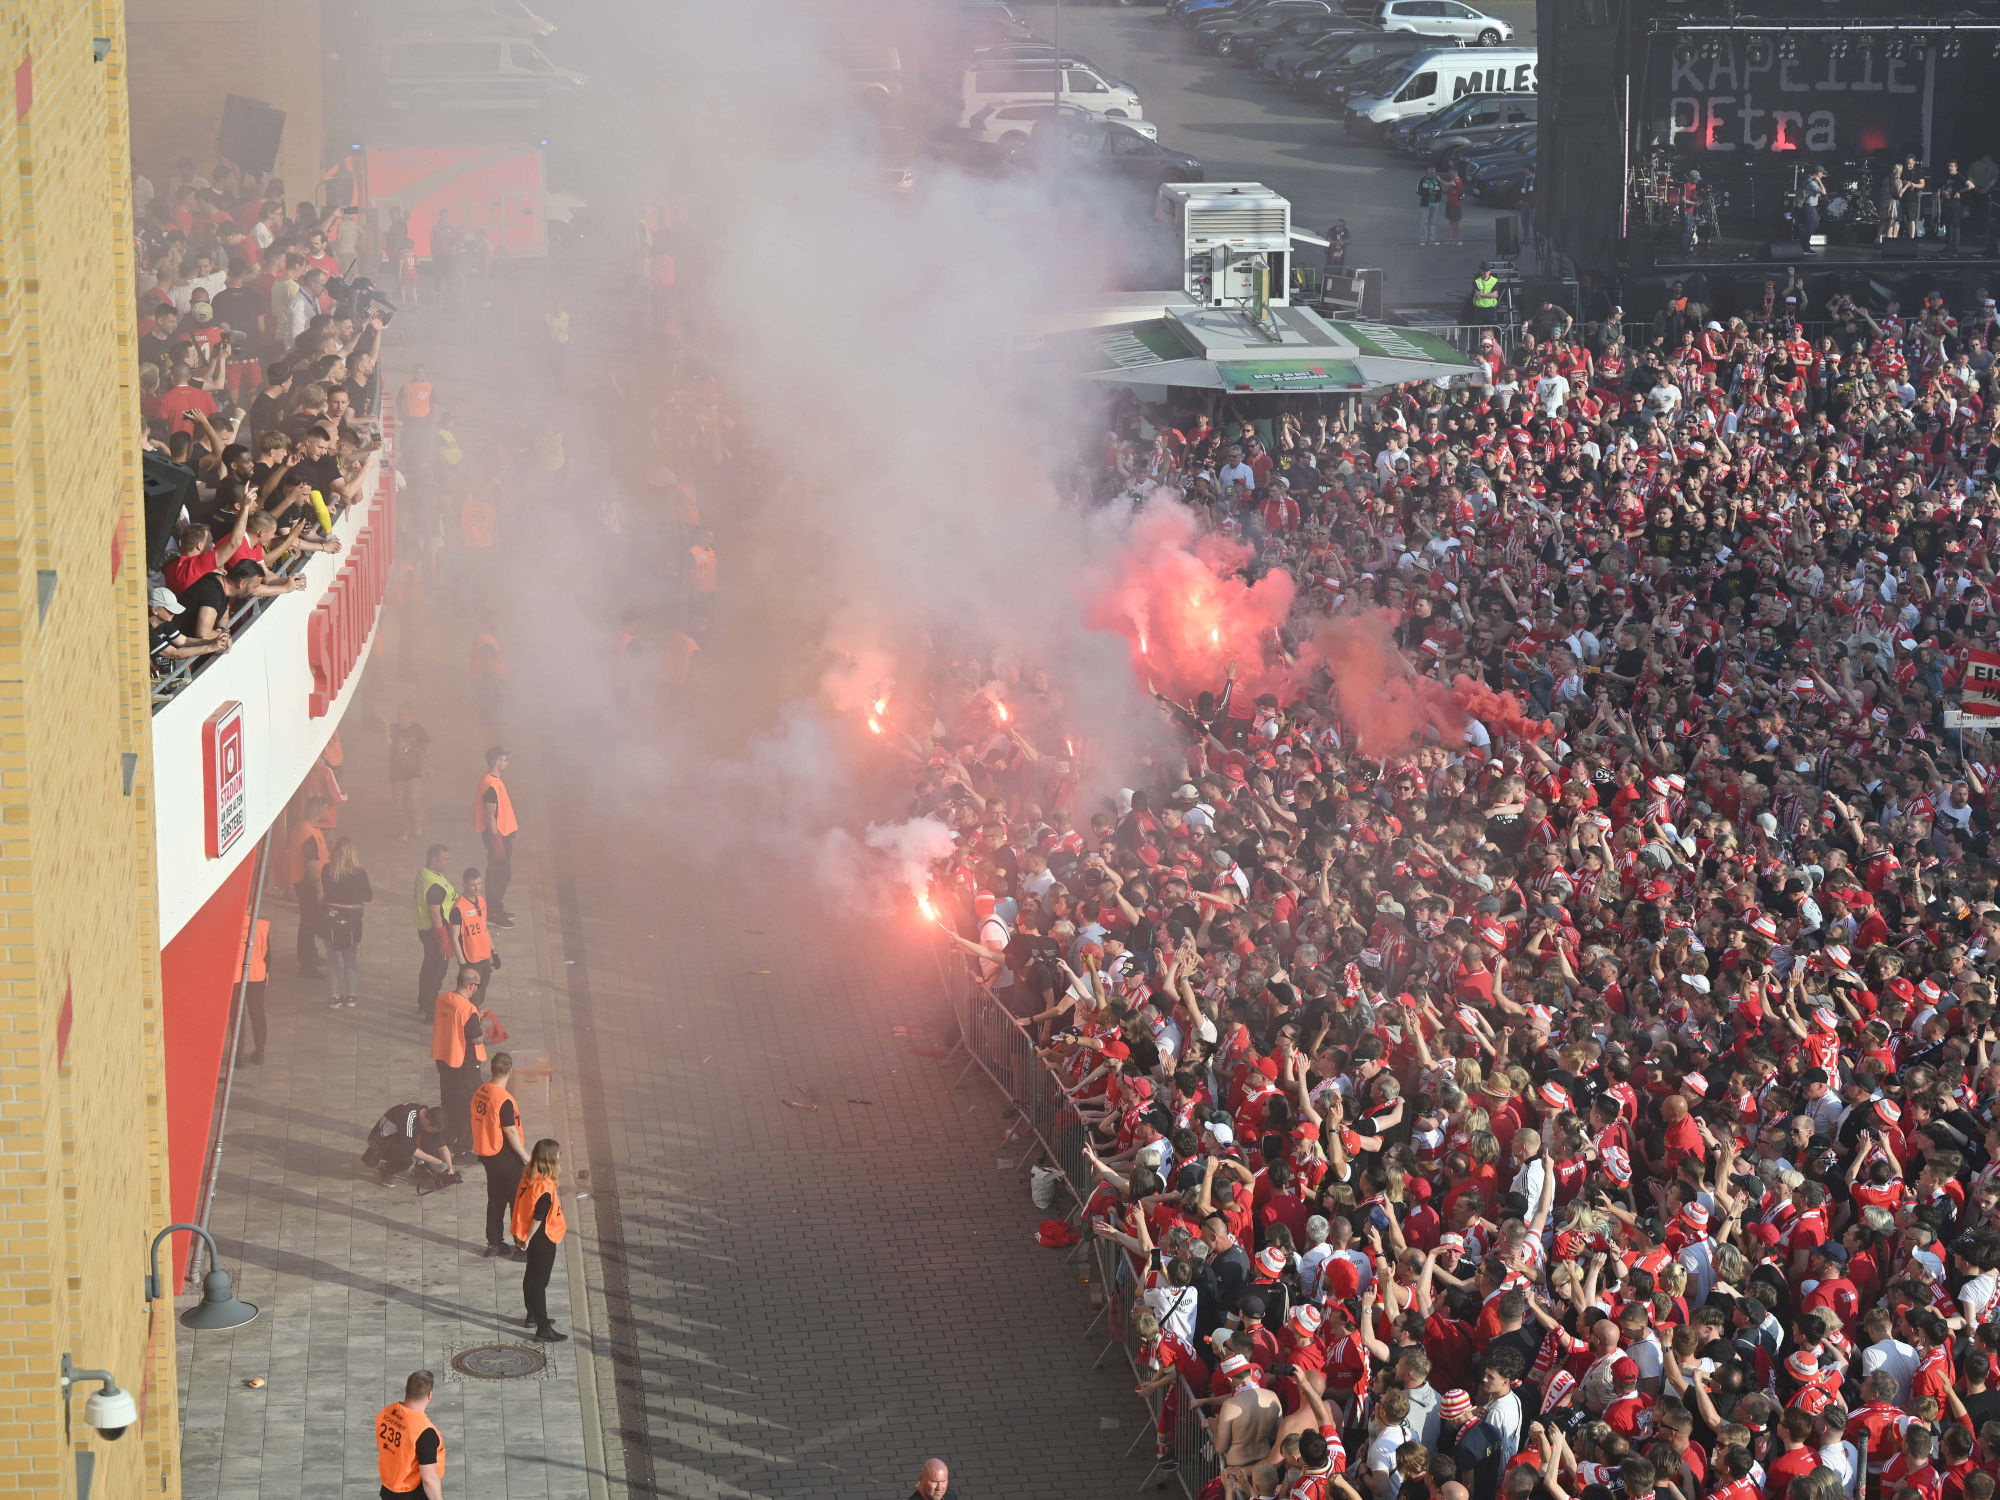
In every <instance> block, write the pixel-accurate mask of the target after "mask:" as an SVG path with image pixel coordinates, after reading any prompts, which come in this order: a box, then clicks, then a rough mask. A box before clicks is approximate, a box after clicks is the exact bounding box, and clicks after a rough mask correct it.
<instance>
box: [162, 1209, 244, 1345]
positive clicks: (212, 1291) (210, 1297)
mask: <svg viewBox="0 0 2000 1500" xmlns="http://www.w3.org/2000/svg"><path fill="white" fill-rule="evenodd" d="M176 1229H185V1230H187V1231H188V1232H189V1233H191V1234H197V1235H200V1236H201V1240H202V1243H203V1244H205V1245H207V1246H208V1274H207V1275H206V1276H204V1277H202V1279H201V1305H200V1306H198V1307H190V1308H189V1309H188V1310H187V1311H186V1312H184V1313H182V1314H181V1326H182V1327H183V1328H193V1329H196V1330H198V1331H205V1330H221V1329H227V1328H241V1327H242V1326H243V1325H244V1324H245V1323H248V1322H249V1321H250V1320H251V1319H253V1318H255V1317H256V1316H257V1305H256V1304H255V1303H254V1302H239V1301H237V1300H236V1293H235V1292H234V1291H232V1290H231V1289H230V1286H229V1273H228V1272H227V1271H225V1270H223V1269H222V1268H221V1267H220V1266H218V1265H217V1264H216V1261H217V1256H216V1253H215V1237H214V1236H213V1235H211V1234H210V1233H209V1232H208V1231H207V1230H206V1229H203V1228H202V1227H201V1226H200V1225H199V1224H169V1225H168V1226H167V1227H166V1228H165V1229H162V1230H161V1231H160V1232H159V1233H158V1234H156V1235H154V1236H153V1252H152V1259H151V1260H150V1261H149V1262H148V1263H147V1269H146V1300H147V1301H148V1302H152V1301H154V1300H156V1299H157V1298H158V1297H159V1296H160V1295H161V1288H160V1241H161V1240H163V1239H165V1238H166V1237H167V1236H168V1235H170V1234H172V1233H173V1232H174V1231H175V1230H176Z"/></svg>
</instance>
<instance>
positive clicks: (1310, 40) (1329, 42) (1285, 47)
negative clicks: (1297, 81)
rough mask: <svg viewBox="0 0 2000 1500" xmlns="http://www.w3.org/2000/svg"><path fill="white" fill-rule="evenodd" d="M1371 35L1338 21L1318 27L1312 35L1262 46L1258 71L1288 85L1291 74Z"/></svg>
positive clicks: (1258, 57)
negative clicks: (1350, 43)
mask: <svg viewBox="0 0 2000 1500" xmlns="http://www.w3.org/2000/svg"><path fill="white" fill-rule="evenodd" d="M1370 34H1371V33H1370V31H1369V29H1368V28H1367V27H1364V26H1349V25H1345V24H1342V23H1338V22H1336V23H1335V24H1334V25H1332V26H1327V27H1320V28H1316V29H1315V30H1314V32H1313V33H1312V34H1310V35H1307V36H1304V37H1295V38H1288V39H1287V40H1286V41H1285V42H1284V43H1283V44H1282V45H1281V44H1279V43H1276V42H1271V43H1267V44H1265V45H1263V46H1261V47H1259V48H1258V49H1257V68H1258V71H1259V72H1262V73H1266V74H1269V75H1270V76H1272V77H1274V78H1276V79H1278V80H1279V81H1280V82H1284V83H1289V82H1290V81H1291V78H1292V74H1293V73H1294V72H1295V71H1297V70H1298V69H1299V68H1301V67H1304V66H1305V65H1306V64H1307V63H1309V62H1316V61H1318V60H1319V59H1320V58H1322V57H1325V56H1327V55H1328V54H1329V53H1331V52H1333V51H1334V50H1335V49H1337V48H1340V47H1344V46H1346V45H1347V44H1348V43H1349V42H1352V41H1356V40H1358V39H1359V38H1361V37H1364V36H1368V35H1370Z"/></svg>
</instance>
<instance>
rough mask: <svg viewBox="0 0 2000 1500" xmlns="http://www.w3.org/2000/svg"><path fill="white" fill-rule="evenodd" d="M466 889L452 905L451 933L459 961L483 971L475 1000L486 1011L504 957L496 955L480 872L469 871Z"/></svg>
mask: <svg viewBox="0 0 2000 1500" xmlns="http://www.w3.org/2000/svg"><path fill="white" fill-rule="evenodd" d="M464 881H465V884H464V887H463V889H462V890H461V891H460V893H459V897H458V899H457V900H456V901H454V902H452V904H451V917H450V922H451V932H452V943H453V946H454V947H456V948H457V950H458V961H459V962H460V963H462V964H467V965H470V966H471V967H472V968H475V969H477V970H478V971H479V993H478V994H476V995H474V996H473V997H472V1005H473V1008H474V1009H475V1010H484V1009H485V1008H486V986H487V984H488V982H489V981H490V980H491V979H492V978H493V971H494V970H495V969H497V968H499V967H500V955H499V954H497V953H495V952H494V951H493V934H492V932H491V931H489V930H488V926H487V918H486V882H485V880H484V879H483V878H482V877H481V876H480V873H479V871H478V869H477V868H476V867H474V866H472V865H467V866H466V867H465V876H464Z"/></svg>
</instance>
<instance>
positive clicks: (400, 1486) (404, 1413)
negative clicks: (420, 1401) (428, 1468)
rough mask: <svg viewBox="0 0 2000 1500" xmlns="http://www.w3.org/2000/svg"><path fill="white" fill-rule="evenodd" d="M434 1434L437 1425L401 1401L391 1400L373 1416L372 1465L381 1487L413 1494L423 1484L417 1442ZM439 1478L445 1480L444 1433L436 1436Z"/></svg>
mask: <svg viewBox="0 0 2000 1500" xmlns="http://www.w3.org/2000/svg"><path fill="white" fill-rule="evenodd" d="M426 1432H437V1423H435V1422H433V1421H432V1420H431V1419H430V1417H429V1416H427V1415H426V1414H425V1413H423V1412H420V1411H411V1410H410V1409H409V1407H407V1406H405V1405H403V1403H402V1402H400V1401H391V1402H390V1403H389V1404H388V1405H387V1406H385V1407H383V1408H382V1410H381V1411H380V1412H378V1413H377V1414H376V1417H375V1450H376V1451H375V1466H376V1469H377V1471H378V1472H379V1473H380V1474H381V1476H382V1488H383V1489H385V1490H389V1491H392V1492H393V1493H396V1494H403V1495H413V1494H415V1493H416V1492H417V1489H418V1487H419V1486H421V1485H422V1484H423V1482H424V1476H423V1474H422V1473H421V1472H419V1470H418V1467H417V1439H419V1438H421V1437H422V1436H423V1435H424V1434H425V1433H426ZM437 1471H438V1478H439V1479H443V1478H444V1434H443V1433H438V1461H437Z"/></svg>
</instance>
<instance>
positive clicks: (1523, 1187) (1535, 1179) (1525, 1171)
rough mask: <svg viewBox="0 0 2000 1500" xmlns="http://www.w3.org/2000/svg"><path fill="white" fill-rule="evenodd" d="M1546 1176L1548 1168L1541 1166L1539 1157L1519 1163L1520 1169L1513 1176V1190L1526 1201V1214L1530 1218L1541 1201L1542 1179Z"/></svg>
mask: <svg viewBox="0 0 2000 1500" xmlns="http://www.w3.org/2000/svg"><path fill="white" fill-rule="evenodd" d="M1547 1175H1548V1168H1547V1167H1545V1166H1543V1165H1542V1160H1541V1158H1540V1157H1538V1156H1535V1157H1530V1158H1529V1159H1528V1160H1526V1161H1524V1162H1522V1163H1521V1169H1520V1170H1519V1171H1518V1172H1516V1173H1515V1174H1514V1183H1513V1190H1514V1191H1515V1192H1517V1193H1519V1194H1520V1195H1521V1196H1522V1197H1523V1198H1526V1199H1527V1200H1528V1213H1529V1215H1530V1216H1532V1215H1533V1214H1534V1212H1535V1205H1536V1204H1538V1203H1540V1202H1541V1201H1542V1179H1543V1178H1545V1177H1546V1176H1547Z"/></svg>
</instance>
